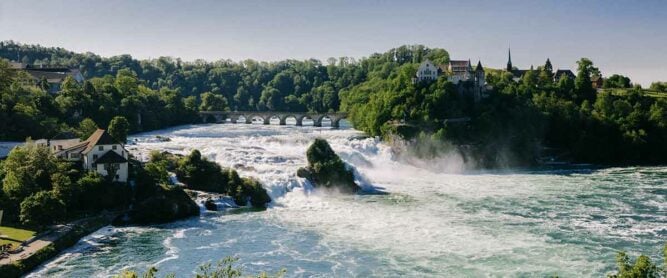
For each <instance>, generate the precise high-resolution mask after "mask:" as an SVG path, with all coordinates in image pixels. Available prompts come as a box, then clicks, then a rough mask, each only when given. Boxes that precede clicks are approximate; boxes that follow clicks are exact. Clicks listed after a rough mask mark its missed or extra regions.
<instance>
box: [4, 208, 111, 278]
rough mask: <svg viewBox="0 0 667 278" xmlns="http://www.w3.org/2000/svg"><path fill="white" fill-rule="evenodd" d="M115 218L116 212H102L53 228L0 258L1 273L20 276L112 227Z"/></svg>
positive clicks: (9, 277) (9, 276) (5, 275)
mask: <svg viewBox="0 0 667 278" xmlns="http://www.w3.org/2000/svg"><path fill="white" fill-rule="evenodd" d="M116 215H117V214H116V213H105V214H102V215H99V216H95V217H89V218H84V219H80V220H77V221H74V222H71V223H69V224H64V225H57V226H55V227H54V228H53V229H51V230H50V231H48V232H46V233H43V234H41V235H38V236H37V238H35V239H34V240H32V241H30V243H28V244H26V245H25V246H23V251H21V252H18V253H16V254H11V255H10V256H9V257H7V258H3V259H0V273H2V276H3V277H8V278H11V277H21V276H23V275H25V274H27V273H28V272H29V271H31V270H32V269H34V268H35V267H37V266H39V265H40V264H42V263H43V262H45V261H47V260H49V259H51V258H53V257H55V256H57V255H58V254H59V253H60V252H61V251H63V250H65V249H67V248H69V247H71V246H73V245H74V244H76V243H77V242H78V241H79V239H81V238H83V237H84V236H86V235H88V234H90V233H93V232H95V231H97V230H99V229H100V228H102V227H104V226H107V225H109V224H111V220H113V219H114V218H115V217H116Z"/></svg>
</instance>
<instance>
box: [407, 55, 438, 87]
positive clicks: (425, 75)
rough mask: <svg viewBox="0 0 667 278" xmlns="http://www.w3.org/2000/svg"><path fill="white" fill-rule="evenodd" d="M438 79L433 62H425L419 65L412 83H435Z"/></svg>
mask: <svg viewBox="0 0 667 278" xmlns="http://www.w3.org/2000/svg"><path fill="white" fill-rule="evenodd" d="M436 79H438V67H436V66H435V64H433V62H431V61H429V60H426V61H424V62H422V63H421V64H419V68H418V69H417V73H415V77H414V79H413V81H414V82H424V81H427V82H429V81H435V80H436Z"/></svg>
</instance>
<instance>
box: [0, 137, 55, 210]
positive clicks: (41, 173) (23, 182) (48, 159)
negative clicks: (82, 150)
mask: <svg viewBox="0 0 667 278" xmlns="http://www.w3.org/2000/svg"><path fill="white" fill-rule="evenodd" d="M2 166H3V171H4V173H5V177H4V179H3V181H2V190H3V192H4V193H5V195H6V196H7V197H8V198H9V199H10V200H12V201H14V202H17V203H18V202H20V200H22V199H24V198H26V197H28V196H29V195H32V194H34V193H36V192H38V191H41V190H50V189H51V175H53V174H55V173H56V172H57V171H58V170H59V168H63V167H65V165H64V164H63V163H62V162H60V161H58V160H57V159H56V158H55V157H54V156H53V155H52V154H51V152H50V151H49V149H48V148H47V147H43V146H39V145H37V144H34V143H32V142H28V143H26V144H25V145H24V146H18V147H15V148H14V149H12V150H11V151H10V152H9V155H8V156H7V159H6V160H5V161H4V162H3V164H2Z"/></svg>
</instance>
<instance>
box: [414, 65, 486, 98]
mask: <svg viewBox="0 0 667 278" xmlns="http://www.w3.org/2000/svg"><path fill="white" fill-rule="evenodd" d="M441 75H444V76H446V77H447V80H448V81H450V82H452V83H453V84H454V85H456V86H457V89H458V91H459V92H460V93H466V92H472V94H473V96H474V98H475V100H479V99H480V98H481V97H482V93H483V92H484V91H486V78H485V72H484V68H483V67H482V62H481V61H478V62H477V66H476V67H475V68H473V67H472V63H471V62H470V60H450V61H449V62H448V63H447V64H444V65H439V66H435V65H434V64H433V63H432V62H431V61H429V60H426V61H424V62H422V63H421V64H420V65H419V68H418V69H417V72H416V73H415V76H414V77H413V79H412V81H413V83H417V82H432V81H435V80H436V79H438V77H439V76H441Z"/></svg>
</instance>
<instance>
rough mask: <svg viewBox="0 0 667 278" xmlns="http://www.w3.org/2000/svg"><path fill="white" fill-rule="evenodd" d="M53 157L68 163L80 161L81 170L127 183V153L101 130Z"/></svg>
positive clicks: (121, 145) (59, 151)
mask: <svg viewBox="0 0 667 278" xmlns="http://www.w3.org/2000/svg"><path fill="white" fill-rule="evenodd" d="M55 155H56V156H57V157H59V158H61V159H65V160H68V161H81V162H82V166H83V169H85V170H88V171H96V172H98V173H100V174H101V175H102V176H109V175H111V176H112V179H113V181H117V182H127V178H128V175H129V169H128V167H129V165H128V162H127V159H128V153H127V150H125V148H124V146H123V144H121V143H119V142H118V141H116V140H115V139H113V137H111V135H109V133H107V132H106V131H105V130H103V129H98V130H97V131H95V132H94V133H93V135H91V136H90V137H89V138H88V139H87V140H86V141H83V142H79V143H77V144H74V145H70V146H69V147H68V148H66V149H63V150H57V149H56V151H55Z"/></svg>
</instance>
